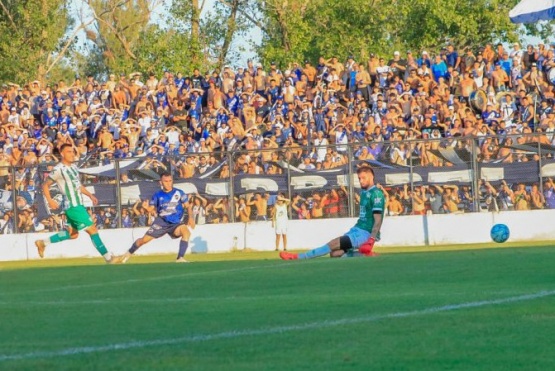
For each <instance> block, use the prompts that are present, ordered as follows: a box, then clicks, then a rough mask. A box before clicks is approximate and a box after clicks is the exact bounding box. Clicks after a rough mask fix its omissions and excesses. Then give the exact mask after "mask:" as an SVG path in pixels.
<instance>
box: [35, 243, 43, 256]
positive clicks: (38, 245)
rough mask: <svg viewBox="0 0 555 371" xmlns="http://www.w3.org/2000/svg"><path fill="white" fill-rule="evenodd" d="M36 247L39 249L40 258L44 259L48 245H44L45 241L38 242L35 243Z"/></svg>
mask: <svg viewBox="0 0 555 371" xmlns="http://www.w3.org/2000/svg"><path fill="white" fill-rule="evenodd" d="M35 246H36V247H37V250H38V252H39V256H40V257H41V258H44V249H46V244H45V243H44V241H43V240H36V241H35Z"/></svg>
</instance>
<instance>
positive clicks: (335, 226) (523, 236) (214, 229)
mask: <svg viewBox="0 0 555 371" xmlns="http://www.w3.org/2000/svg"><path fill="white" fill-rule="evenodd" d="M355 222H356V219H321V220H291V221H289V227H288V233H287V237H288V248H289V249H291V250H294V249H309V248H313V247H317V246H321V245H322V244H324V243H326V242H327V241H329V240H330V239H332V238H334V237H337V236H339V235H341V234H343V233H344V232H346V231H347V230H349V228H350V227H352V226H353V225H354V224H355ZM496 223H504V224H507V225H508V226H509V228H510V230H511V237H510V239H509V241H548V240H552V239H554V240H555V210H536V211H509V212H500V213H472V214H447V215H427V216H396V217H386V218H385V220H384V224H383V226H382V240H381V241H380V242H379V246H380V248H382V247H388V246H389V247H392V246H415V247H417V246H430V245H447V244H474V243H486V242H491V240H490V237H489V230H490V228H491V227H492V225H494V224H496ZM145 231H146V228H134V229H113V230H102V231H100V236H101V238H102V240H103V241H104V243H105V245H106V246H107V247H108V249H109V250H111V251H113V252H114V253H117V254H120V253H123V252H124V251H126V250H127V249H128V248H129V247H130V246H131V244H132V243H133V241H134V240H135V239H137V238H139V237H141V236H142V235H143V234H144V232H145ZM47 236H48V235H47V234H44V233H30V234H19V235H0V261H9V260H28V259H38V258H39V257H38V254H37V250H36V247H35V245H34V241H35V240H36V239H39V238H46V237H47ZM178 244H179V243H178V240H172V239H171V238H169V237H167V236H164V237H162V238H160V239H158V240H154V241H152V242H150V243H149V244H148V245H145V246H143V247H142V248H141V249H140V250H139V251H138V252H137V254H145V255H148V254H163V253H177V249H178ZM274 244H275V234H274V230H273V228H272V226H271V222H251V223H247V224H245V223H232V224H211V225H200V226H197V227H196V228H195V229H194V231H193V234H192V236H191V239H190V245H189V252H192V253H214V252H229V251H231V250H232V249H233V248H234V247H236V248H238V249H243V248H249V249H253V250H259V251H272V250H274ZM45 257H46V258H75V257H98V253H97V251H96V250H95V249H94V247H93V245H92V243H91V241H90V239H89V236H88V235H87V234H86V233H84V232H83V233H81V235H80V236H79V238H78V239H76V240H70V241H64V242H62V243H58V244H52V245H49V246H48V247H47V250H46V256H45Z"/></svg>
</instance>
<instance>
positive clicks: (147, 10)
mask: <svg viewBox="0 0 555 371" xmlns="http://www.w3.org/2000/svg"><path fill="white" fill-rule="evenodd" d="M85 1H86V3H87V4H88V6H89V7H90V10H91V11H92V14H93V17H94V20H95V22H94V27H93V28H92V29H91V28H88V29H87V38H88V39H89V40H90V41H91V42H92V43H93V44H94V45H95V47H96V48H97V52H100V53H101V54H102V56H103V60H104V64H105V66H106V68H107V69H108V70H111V71H116V70H121V71H129V70H131V69H132V68H133V67H135V64H136V61H137V55H136V49H137V47H138V46H139V45H140V42H141V35H142V34H143V32H144V31H145V30H146V29H147V27H148V25H149V22H150V21H151V16H152V12H153V11H154V9H155V8H156V7H157V6H158V5H159V4H160V1H161V0H85Z"/></svg>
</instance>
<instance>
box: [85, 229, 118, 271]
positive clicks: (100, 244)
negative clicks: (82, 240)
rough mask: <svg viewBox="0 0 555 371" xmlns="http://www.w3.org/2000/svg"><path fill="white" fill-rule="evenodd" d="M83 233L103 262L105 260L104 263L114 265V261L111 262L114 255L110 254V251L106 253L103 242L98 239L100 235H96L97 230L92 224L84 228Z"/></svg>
mask: <svg viewBox="0 0 555 371" xmlns="http://www.w3.org/2000/svg"><path fill="white" fill-rule="evenodd" d="M85 232H87V233H88V234H89V236H90V237H91V241H92V243H93V245H94V247H95V249H96V250H97V251H98V252H99V253H100V255H102V257H103V258H104V260H106V263H115V261H113V259H114V254H112V253H111V252H110V251H108V249H107V248H106V246H105V245H104V242H102V239H101V238H100V235H99V234H98V229H97V228H96V225H94V224H93V225H91V226H89V227H87V228H85Z"/></svg>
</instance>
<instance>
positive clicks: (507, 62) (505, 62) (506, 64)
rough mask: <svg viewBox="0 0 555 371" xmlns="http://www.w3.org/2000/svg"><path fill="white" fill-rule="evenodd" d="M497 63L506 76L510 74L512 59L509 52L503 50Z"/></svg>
mask: <svg viewBox="0 0 555 371" xmlns="http://www.w3.org/2000/svg"><path fill="white" fill-rule="evenodd" d="M499 63H500V64H501V68H502V69H503V70H504V71H505V72H506V73H507V76H512V69H513V60H512V59H510V58H509V53H507V52H504V53H503V56H502V58H501V59H500V60H499Z"/></svg>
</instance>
